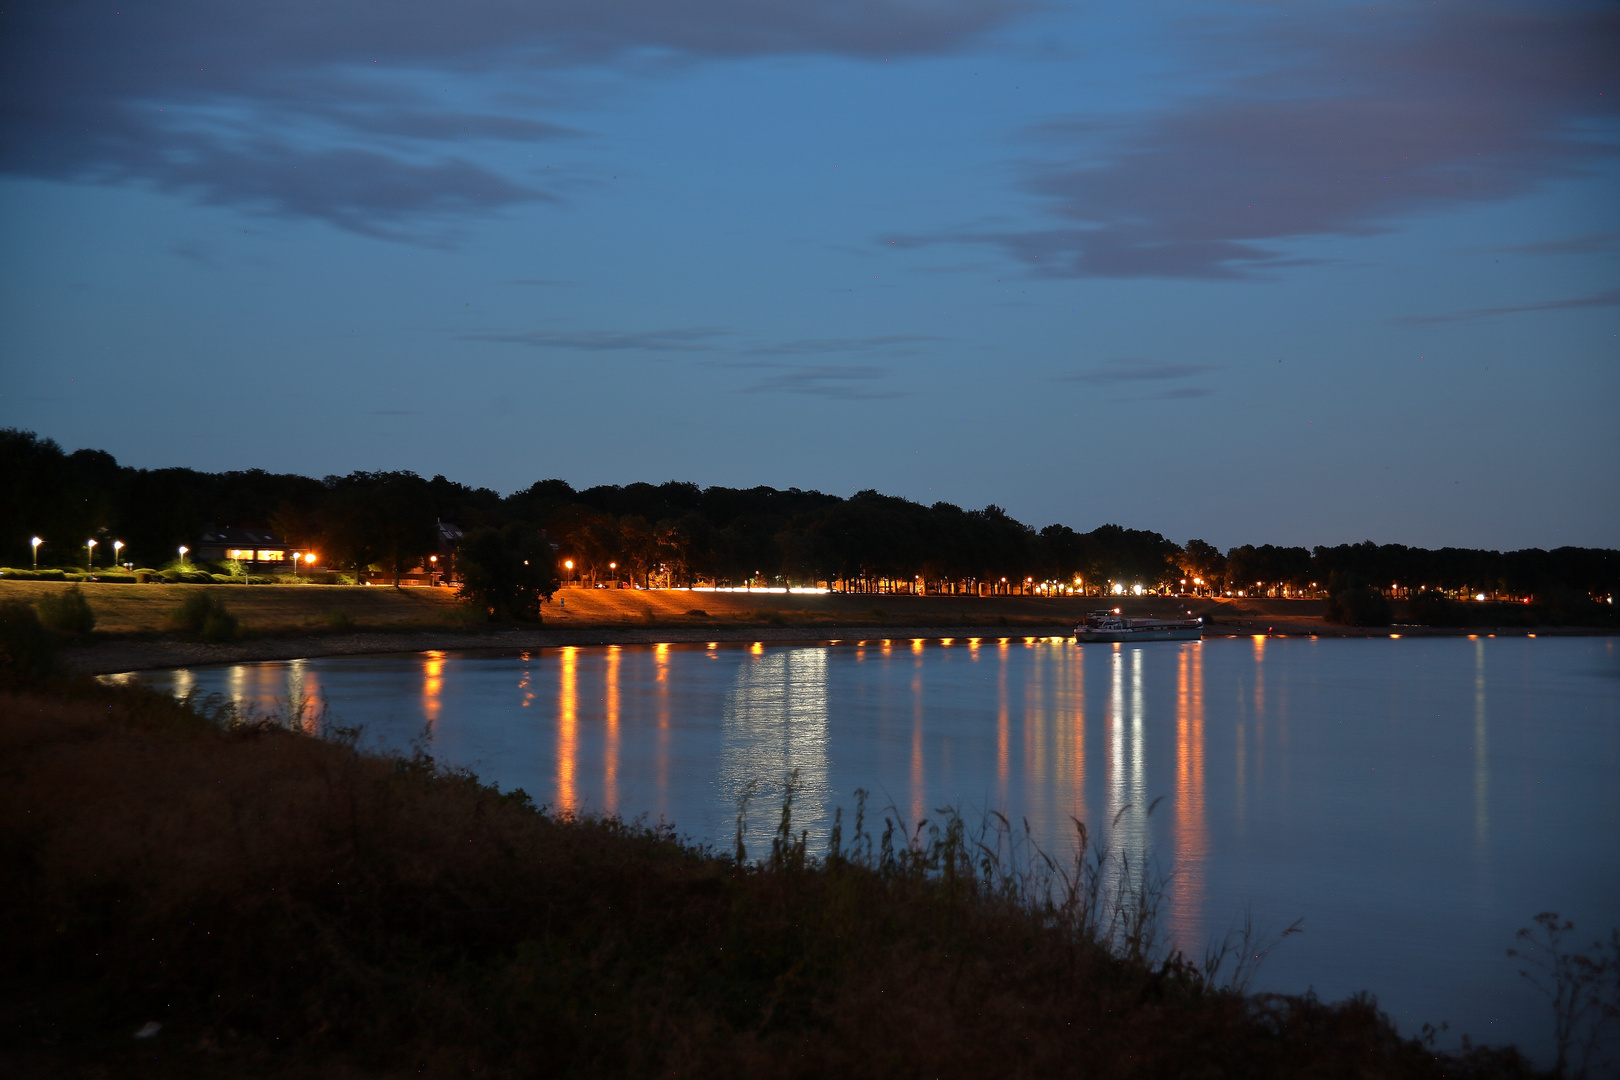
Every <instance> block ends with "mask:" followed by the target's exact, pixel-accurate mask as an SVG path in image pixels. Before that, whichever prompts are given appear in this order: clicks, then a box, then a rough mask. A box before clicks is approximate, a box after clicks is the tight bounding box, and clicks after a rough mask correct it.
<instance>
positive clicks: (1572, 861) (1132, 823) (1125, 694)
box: [140, 637, 1620, 1061]
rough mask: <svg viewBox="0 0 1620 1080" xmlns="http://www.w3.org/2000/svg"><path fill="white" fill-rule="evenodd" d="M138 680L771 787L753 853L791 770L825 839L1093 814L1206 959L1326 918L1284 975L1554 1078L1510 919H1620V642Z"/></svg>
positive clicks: (459, 744) (664, 815)
mask: <svg viewBox="0 0 1620 1080" xmlns="http://www.w3.org/2000/svg"><path fill="white" fill-rule="evenodd" d="M140 677H141V678H142V679H143V680H144V681H147V682H149V683H151V684H154V685H158V686H161V687H164V688H167V689H171V690H173V691H174V692H176V693H186V692H189V691H197V692H200V693H203V694H211V693H217V694H221V695H224V696H227V697H230V698H233V699H235V700H237V701H239V702H241V703H242V704H244V705H245V706H247V707H249V708H251V709H254V710H258V711H273V712H278V713H281V714H282V715H284V716H285V715H289V714H297V715H300V716H302V718H303V723H304V724H305V725H306V726H309V727H314V726H318V725H319V724H322V723H324V724H327V725H332V724H340V725H344V726H348V727H355V726H358V727H360V728H361V729H362V730H363V736H362V742H363V743H364V744H366V745H371V746H381V747H386V748H391V749H398V750H407V749H409V748H410V747H411V746H412V745H413V744H417V745H423V746H425V747H426V748H427V749H429V750H430V752H431V753H432V754H433V755H434V756H435V757H436V758H437V759H439V760H440V761H442V762H444V763H447V764H454V765H462V766H466V767H469V768H471V769H472V770H473V771H475V772H476V773H477V774H478V775H479V776H480V777H481V778H482V779H484V780H486V781H490V782H494V783H498V784H499V785H500V786H501V788H502V789H503V790H509V789H511V788H517V787H521V788H523V789H525V790H526V791H528V792H529V793H530V794H531V795H532V796H533V797H534V799H535V801H536V802H537V803H545V804H549V805H551V806H552V807H554V808H567V809H576V810H584V811H597V812H611V813H617V814H620V815H623V816H625V817H636V816H639V815H646V817H647V818H648V820H649V821H657V820H659V819H662V820H664V821H666V822H670V823H673V825H674V826H675V828H676V830H677V832H679V833H681V834H682V835H685V836H688V837H690V838H692V839H694V840H698V841H701V842H705V843H713V844H717V845H720V846H723V847H726V848H727V849H729V847H730V844H731V842H732V837H733V834H734V830H735V822H736V815H737V797H738V794H739V792H740V791H741V790H742V789H743V787H744V786H745V785H747V784H748V783H750V782H756V783H758V785H759V791H758V794H757V796H756V801H755V803H754V804H753V810H752V812H751V813H750V825H751V828H750V830H749V846H750V849H751V851H752V852H753V853H754V854H761V853H763V852H764V851H765V850H766V837H767V835H768V833H769V831H770V829H771V827H772V826H773V825H774V821H775V817H776V810H775V802H774V801H773V800H776V799H777V798H778V795H779V792H780V785H781V781H782V779H783V777H784V775H785V774H786V773H787V772H788V771H789V770H793V769H797V770H798V774H799V784H800V793H799V797H798V803H797V809H796V814H795V816H796V821H797V824H798V825H799V826H802V827H804V828H807V829H809V830H810V834H811V839H812V845H814V844H816V842H817V841H824V839H825V836H826V833H827V830H828V827H829V825H830V822H831V818H832V813H833V811H834V809H835V808H837V807H843V808H844V809H845V812H846V820H847V819H848V814H849V812H850V811H851V810H853V807H854V802H855V799H854V794H853V793H854V791H855V790H856V789H857V788H864V789H867V790H868V791H870V792H872V799H871V802H872V805H873V807H874V808H875V809H877V810H879V811H881V810H882V809H883V808H885V807H892V812H893V813H895V814H897V815H898V816H900V817H902V818H905V819H908V820H909V821H911V822H913V823H914V822H915V821H917V820H919V819H922V818H925V817H927V818H937V814H936V810H937V809H938V808H940V807H943V806H947V805H950V806H956V807H959V808H961V809H962V810H963V811H964V812H966V813H967V814H968V816H969V817H970V819H977V818H979V817H981V816H982V814H983V812H984V811H986V810H989V809H995V810H1001V811H1003V812H1004V813H1005V814H1006V815H1007V817H1009V818H1010V819H1012V820H1013V821H1014V822H1017V823H1018V824H1019V827H1020V828H1022V823H1023V821H1025V820H1027V821H1028V824H1029V828H1030V830H1031V832H1032V833H1033V834H1034V836H1035V838H1036V839H1037V840H1038V841H1039V843H1040V844H1041V845H1042V846H1043V847H1044V848H1045V849H1046V850H1048V851H1050V852H1055V853H1063V852H1066V851H1068V850H1069V844H1070V837H1071V836H1072V830H1073V827H1072V824H1071V819H1072V818H1078V819H1080V820H1082V821H1085V822H1087V823H1088V824H1089V825H1090V826H1091V828H1092V829H1093V831H1094V833H1096V834H1100V835H1102V836H1103V837H1104V838H1105V839H1106V840H1107V841H1108V842H1109V843H1110V844H1111V845H1112V846H1113V847H1114V848H1115V849H1116V850H1125V851H1129V852H1133V853H1135V854H1136V855H1137V856H1138V857H1140V856H1141V855H1142V854H1143V853H1144V852H1145V853H1147V855H1148V857H1149V858H1150V859H1151V860H1152V862H1153V863H1154V864H1155V865H1156V866H1157V867H1159V869H1160V870H1161V871H1162V872H1163V873H1164V874H1166V875H1167V876H1168V879H1169V885H1168V892H1167V894H1166V896H1165V904H1164V921H1165V929H1166V931H1167V933H1168V935H1169V936H1170V937H1172V938H1173V939H1174V941H1175V942H1176V943H1177V944H1178V945H1181V946H1182V947H1183V948H1184V949H1185V950H1186V951H1187V952H1188V953H1189V954H1192V955H1197V954H1200V953H1201V951H1202V948H1203V946H1204V944H1205V943H1206V942H1208V941H1210V940H1213V939H1217V938H1220V937H1221V936H1223V935H1224V934H1225V933H1226V932H1227V931H1228V930H1230V929H1231V928H1232V927H1233V926H1234V925H1235V924H1236V923H1238V922H1239V921H1241V920H1242V919H1243V918H1244V917H1245V915H1246V914H1248V915H1250V916H1252V918H1253V920H1254V921H1255V922H1256V923H1258V924H1261V925H1263V926H1269V927H1271V928H1272V929H1273V930H1280V929H1281V928H1283V927H1285V926H1287V925H1288V924H1290V923H1292V922H1293V921H1294V920H1296V919H1303V932H1302V933H1300V934H1298V935H1295V936H1291V937H1289V938H1288V939H1287V940H1286V941H1285V942H1283V943H1282V944H1281V945H1280V946H1279V947H1278V948H1277V949H1276V950H1274V951H1273V953H1272V954H1271V955H1270V956H1269V958H1268V959H1267V960H1266V963H1265V965H1264V967H1263V968H1262V969H1261V973H1260V977H1259V978H1258V980H1257V981H1256V988H1259V989H1272V990H1282V991H1301V990H1304V989H1306V988H1308V987H1309V988H1314V989H1315V990H1316V992H1317V993H1318V994H1320V995H1321V996H1323V997H1324V998H1338V997H1342V996H1344V995H1346V994H1349V993H1352V992H1355V991H1357V990H1364V989H1365V990H1370V991H1372V992H1373V993H1374V994H1376V995H1377V997H1378V999H1379V1001H1380V1004H1381V1006H1382V1007H1383V1008H1384V1009H1386V1010H1387V1011H1388V1012H1389V1013H1390V1015H1391V1016H1392V1018H1394V1019H1395V1020H1396V1022H1397V1023H1398V1024H1399V1025H1400V1026H1401V1029H1402V1030H1403V1031H1404V1032H1407V1033H1415V1032H1416V1031H1417V1030H1418V1028H1419V1027H1420V1025H1421V1024H1422V1023H1424V1022H1431V1023H1434V1024H1435V1025H1437V1026H1438V1025H1439V1024H1440V1023H1441V1022H1442V1021H1444V1022H1446V1023H1448V1024H1449V1025H1450V1029H1449V1031H1448V1033H1447V1035H1446V1036H1445V1037H1444V1039H1443V1040H1442V1041H1443V1043H1449V1044H1454V1043H1455V1041H1456V1038H1457V1037H1459V1036H1460V1035H1461V1034H1463V1033H1467V1034H1468V1035H1470V1036H1472V1037H1473V1038H1474V1039H1475V1040H1476V1041H1485V1042H1492V1043H1502V1042H1515V1043H1518V1044H1519V1045H1520V1046H1521V1047H1523V1048H1524V1049H1526V1050H1527V1051H1529V1052H1531V1053H1533V1054H1535V1055H1536V1056H1538V1057H1540V1058H1541V1059H1542V1060H1543V1061H1545V1060H1546V1055H1547V1054H1548V1052H1549V1049H1550V1045H1551V1031H1552V1025H1551V1019H1550V1011H1549V1010H1548V1008H1547V1007H1546V1005H1545V1003H1544V1001H1543V1000H1542V999H1541V998H1540V997H1538V995H1537V993H1536V991H1535V990H1534V989H1533V988H1532V987H1531V986H1530V985H1529V984H1528V983H1526V982H1525V981H1524V980H1523V979H1522V978H1521V977H1520V976H1519V975H1518V974H1517V965H1516V963H1515V962H1514V961H1512V960H1510V959H1508V958H1507V957H1506V955H1505V952H1506V949H1507V948H1509V947H1510V946H1512V945H1513V944H1514V941H1513V936H1514V932H1515V931H1516V930H1517V929H1518V928H1519V927H1522V926H1526V925H1529V923H1530V920H1531V918H1532V917H1533V916H1534V915H1535V914H1536V913H1537V912H1540V911H1546V910H1553V911H1557V912H1560V913H1561V914H1563V915H1565V916H1567V917H1569V918H1573V919H1574V920H1575V921H1576V924H1577V927H1578V929H1579V931H1580V934H1579V936H1580V937H1581V938H1582V939H1583V940H1587V941H1590V940H1592V939H1593V938H1596V937H1599V936H1604V937H1606V936H1607V933H1608V931H1609V929H1610V927H1612V926H1616V925H1620V650H1617V648H1616V643H1615V639H1614V638H1607V637H1588V638H1546V637H1541V638H1524V637H1513V638H1490V637H1477V638H1461V637H1459V638H1421V639H1413V638H1371V639H1321V640H1317V639H1302V638H1287V639H1267V638H1252V639H1248V638H1243V639H1215V640H1209V641H1203V642H1197V643H1151V644H1142V645H1135V646H1118V645H1087V646H1077V645H1074V644H1072V643H1070V642H1068V641H1066V640H1063V639H1055V638H1022V637H1014V638H993V637H987V638H954V639H952V638H930V639H918V640H913V639H896V640H882V639H871V640H867V641H864V642H856V641H841V642H836V643H832V644H811V645H803V646H797V645H781V644H769V645H764V644H756V645H753V646H748V645H716V646H709V647H704V646H701V645H700V646H686V645H648V646H624V647H611V646H610V647H600V648H556V649H545V650H536V651H533V652H527V653H519V654H489V653H426V654H416V655H410V656H375V657H351V658H334V659H324V660H305V661H291V662H274V663H254V664H238V665H231V666H221V667H199V668H192V669H180V670H175V671H169V672H156V673H144V674H143V675H141V676H140ZM1149 806H1152V807H1153V811H1152V813H1151V814H1150V813H1147V812H1146V809H1147V807H1149ZM1116 818H1117V820H1118V825H1117V827H1115V828H1113V830H1112V835H1108V834H1109V833H1110V829H1109V825H1110V823H1112V822H1114V821H1115V820H1116Z"/></svg>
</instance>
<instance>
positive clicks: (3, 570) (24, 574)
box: [0, 566, 39, 581]
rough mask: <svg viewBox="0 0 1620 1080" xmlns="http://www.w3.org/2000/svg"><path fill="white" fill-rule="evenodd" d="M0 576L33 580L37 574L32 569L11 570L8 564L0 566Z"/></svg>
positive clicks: (18, 579) (19, 579)
mask: <svg viewBox="0 0 1620 1080" xmlns="http://www.w3.org/2000/svg"><path fill="white" fill-rule="evenodd" d="M0 577H6V578H13V579H15V580H17V581H34V580H36V579H37V578H38V577H39V575H38V574H36V573H34V572H33V571H32V570H13V569H12V568H11V567H9V566H5V567H0Z"/></svg>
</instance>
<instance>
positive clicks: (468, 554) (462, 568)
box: [456, 525, 557, 620]
mask: <svg viewBox="0 0 1620 1080" xmlns="http://www.w3.org/2000/svg"><path fill="white" fill-rule="evenodd" d="M556 562H557V560H556V556H555V554H554V553H553V552H552V550H551V545H550V544H549V543H547V542H546V540H545V538H544V537H542V536H541V535H540V533H539V532H538V530H535V529H533V528H529V527H526V526H523V525H508V526H506V527H505V528H504V529H499V530H497V529H493V528H489V527H485V528H482V529H474V530H473V531H471V532H469V533H467V534H466V535H464V536H463V537H462V538H461V541H460V543H458V544H457V545H456V569H457V571H458V572H459V573H460V575H461V587H460V588H459V589H458V590H457V591H456V595H457V596H458V597H460V598H461V599H463V600H466V601H467V602H468V603H470V604H472V606H473V607H475V608H477V609H478V610H480V611H482V612H483V613H484V614H485V615H487V616H488V617H489V618H490V619H492V620H494V619H518V620H528V619H535V620H538V619H539V618H540V602H541V601H542V600H549V599H551V595H552V593H554V592H556V591H557V565H556Z"/></svg>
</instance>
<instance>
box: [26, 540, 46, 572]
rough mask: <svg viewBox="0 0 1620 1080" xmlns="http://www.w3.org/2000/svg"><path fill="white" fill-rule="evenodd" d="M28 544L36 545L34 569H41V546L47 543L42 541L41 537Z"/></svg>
mask: <svg viewBox="0 0 1620 1080" xmlns="http://www.w3.org/2000/svg"><path fill="white" fill-rule="evenodd" d="M28 542H29V543H30V544H32V545H34V569H35V570H38V569H39V545H41V544H43V543H44V542H45V541H43V540H41V539H40V538H39V537H37V536H36V537H34V538H33V539H32V540H30V541H28Z"/></svg>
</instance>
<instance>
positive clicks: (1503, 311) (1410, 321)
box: [1394, 289, 1620, 326]
mask: <svg viewBox="0 0 1620 1080" xmlns="http://www.w3.org/2000/svg"><path fill="white" fill-rule="evenodd" d="M1604 307H1620V289H1610V290H1609V291H1608V292H1601V293H1594V294H1593V295H1591V296H1577V297H1574V298H1573V299H1569V300H1544V301H1542V302H1541V303H1538V304H1504V305H1501V306H1498V307H1483V308H1473V309H1471V310H1469V311H1453V312H1449V313H1447V314H1444V315H1408V316H1406V317H1405V318H1400V319H1395V320H1394V321H1395V322H1396V323H1399V324H1402V325H1405V326H1427V325H1433V324H1436V323H1450V322H1463V321H1465V320H1468V319H1485V318H1490V317H1491V316H1493V315H1519V314H1523V313H1525V312H1530V311H1569V310H1573V309H1580V308H1604Z"/></svg>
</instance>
